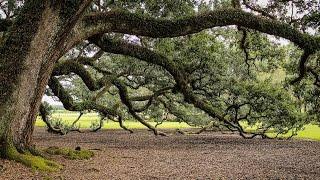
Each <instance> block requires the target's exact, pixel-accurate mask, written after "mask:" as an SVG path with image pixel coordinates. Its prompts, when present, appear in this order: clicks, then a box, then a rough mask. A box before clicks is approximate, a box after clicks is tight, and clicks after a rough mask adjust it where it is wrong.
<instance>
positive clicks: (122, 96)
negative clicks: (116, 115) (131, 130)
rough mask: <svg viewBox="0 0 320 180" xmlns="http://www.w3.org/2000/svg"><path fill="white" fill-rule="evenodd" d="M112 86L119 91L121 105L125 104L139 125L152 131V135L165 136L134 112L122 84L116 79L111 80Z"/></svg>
mask: <svg viewBox="0 0 320 180" xmlns="http://www.w3.org/2000/svg"><path fill="white" fill-rule="evenodd" d="M113 84H114V85H115V86H116V87H117V88H118V90H119V95H120V99H121V102H122V103H123V104H125V105H126V106H127V108H128V111H129V113H130V114H131V115H132V116H133V117H134V118H135V119H136V120H138V121H139V122H140V123H141V124H143V125H144V126H146V127H148V128H149V129H150V130H152V131H153V133H154V134H155V135H161V136H166V134H165V133H163V132H160V131H158V130H157V129H156V128H155V127H153V126H152V125H151V124H149V123H148V122H146V121H145V120H144V119H143V118H142V117H140V116H139V115H138V114H137V113H136V112H135V110H134V108H133V106H132V103H131V101H130V99H129V96H128V91H127V87H126V86H125V85H124V83H123V82H121V81H120V80H118V79H115V80H113Z"/></svg>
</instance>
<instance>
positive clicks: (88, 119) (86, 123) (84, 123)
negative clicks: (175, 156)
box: [36, 112, 190, 129]
mask: <svg viewBox="0 0 320 180" xmlns="http://www.w3.org/2000/svg"><path fill="white" fill-rule="evenodd" d="M78 116H79V113H72V112H70V113H69V112H68V113H65V112H58V113H54V114H53V117H55V118H60V119H61V120H62V121H63V122H64V123H66V124H72V122H73V121H75V120H76V119H77V118H78ZM99 120H100V118H99V117H98V115H97V114H96V113H87V114H85V115H83V116H82V117H81V119H80V120H79V122H78V123H77V124H76V125H77V126H80V128H90V126H91V124H92V123H98V122H99ZM124 124H125V125H126V126H127V127H128V128H130V129H146V127H145V126H144V125H142V124H141V123H139V122H137V121H125V122H124ZM150 124H152V125H155V124H156V123H155V122H150ZM36 126H38V127H44V126H45V123H44V122H43V121H42V120H41V118H40V117H38V119H37V121H36ZM158 128H163V129H177V128H179V129H182V128H190V126H189V125H188V124H186V123H183V122H182V123H179V122H164V123H163V124H161V125H159V126H158ZM103 129H121V127H120V126H119V123H118V122H113V121H110V120H108V121H105V122H104V125H103Z"/></svg>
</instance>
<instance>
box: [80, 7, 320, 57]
mask: <svg viewBox="0 0 320 180" xmlns="http://www.w3.org/2000/svg"><path fill="white" fill-rule="evenodd" d="M82 23H83V24H82V25H81V26H79V27H78V28H79V29H78V30H77V32H79V33H82V35H79V36H82V38H84V39H87V38H89V37H91V36H94V35H97V34H102V33H107V32H118V33H126V34H134V35H142V36H149V37H154V38H163V37H177V36H183V35H187V34H193V33H197V32H200V31H202V30H205V29H209V28H213V27H221V26H229V25H237V26H241V27H245V28H249V29H254V30H257V31H260V32H263V33H267V34H270V35H274V36H279V37H282V38H285V39H288V40H290V41H291V42H293V43H295V44H296V45H297V46H299V47H300V48H301V49H305V50H306V49H308V50H310V51H312V52H314V51H316V50H319V49H320V38H318V37H313V36H311V35H308V34H304V33H301V32H300V31H299V30H297V29H295V28H293V27H291V26H290V25H289V24H286V23H282V22H279V21H275V20H272V19H266V18H263V17H259V16H256V15H253V14H252V13H248V12H244V11H242V10H239V9H235V8H226V9H220V10H215V11H211V12H208V13H204V14H199V15H196V16H189V17H184V18H179V19H177V20H168V19H161V18H151V17H143V16H141V15H137V14H133V13H130V12H125V11H110V12H106V13H94V14H91V15H87V16H85V17H84V18H83V22H82Z"/></svg>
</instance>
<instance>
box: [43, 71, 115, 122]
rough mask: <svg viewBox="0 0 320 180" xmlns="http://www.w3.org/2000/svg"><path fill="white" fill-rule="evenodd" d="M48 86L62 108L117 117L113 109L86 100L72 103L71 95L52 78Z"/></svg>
mask: <svg viewBox="0 0 320 180" xmlns="http://www.w3.org/2000/svg"><path fill="white" fill-rule="evenodd" d="M48 85H49V87H50V89H51V90H52V92H53V94H54V95H55V96H57V97H58V98H59V99H60V101H61V102H62V104H63V106H64V108H65V109H67V110H69V111H85V110H95V111H97V112H100V113H101V114H103V115H105V116H107V115H112V116H117V113H116V112H115V111H114V110H113V109H111V108H108V107H105V106H103V105H100V104H97V103H96V102H94V101H90V100H88V101H84V102H78V103H76V102H74V101H73V98H72V97H71V95H70V94H69V93H68V92H67V91H66V90H65V89H64V87H63V86H62V85H61V84H60V82H59V80H58V79H57V78H56V77H54V76H52V77H51V78H50V80H49V84H48Z"/></svg>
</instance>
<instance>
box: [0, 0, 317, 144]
mask: <svg viewBox="0 0 320 180" xmlns="http://www.w3.org/2000/svg"><path fill="white" fill-rule="evenodd" d="M0 8H1V17H2V18H1V19H0V31H1V39H0V40H1V49H0V54H1V56H0V70H1V71H0V82H1V84H0V92H1V93H0V100H1V101H0V103H1V106H0V114H1V115H0V122H2V124H1V123H0V137H2V138H0V142H1V141H4V143H1V144H6V143H7V144H10V142H11V140H6V138H7V137H8V135H7V134H15V133H12V132H11V131H14V132H17V133H16V134H19V135H22V134H24V133H25V134H26V137H30V135H28V134H30V132H32V130H33V126H34V122H35V118H36V116H37V111H38V107H39V106H40V101H41V97H42V96H43V94H44V92H46V95H48V96H54V97H55V98H58V99H59V100H60V101H61V102H62V103H63V106H64V108H65V109H67V110H70V111H79V112H81V114H82V113H84V112H87V111H95V112H98V113H100V115H101V120H102V121H103V119H105V118H108V119H112V120H114V121H118V122H119V123H120V126H121V127H123V128H124V129H126V130H129V129H127V128H126V127H125V126H124V125H123V121H124V120H125V119H128V118H134V119H136V120H137V121H139V122H141V123H142V124H144V125H145V126H146V127H148V128H149V129H151V130H152V131H153V132H154V134H156V135H165V134H164V133H163V132H160V131H159V130H157V128H156V127H154V126H152V125H151V124H150V123H149V120H155V121H157V122H158V123H161V122H162V121H165V120H167V119H168V117H167V115H170V118H169V119H171V120H172V119H175V120H178V121H183V122H186V123H188V124H190V125H194V126H200V127H203V129H207V128H212V127H217V128H219V129H223V130H230V131H235V132H238V133H239V134H240V135H241V136H242V137H245V138H253V137H256V136H261V137H262V138H270V136H269V135H268V134H267V133H270V132H273V133H275V134H276V136H278V135H281V134H287V133H288V132H290V133H291V134H292V135H295V133H296V132H297V131H298V130H300V129H301V128H303V125H305V124H307V123H310V122H313V123H316V122H319V118H318V116H319V106H318V105H319V101H318V99H319V86H320V77H319V75H318V73H319V67H318V66H319V65H318V64H319V57H320V56H319V50H320V37H319V17H320V14H319V1H318V0H308V1H300V0H298V1H291V0H283V1H271V0H270V1H248V0H243V1H237V0H232V1H231V0H230V1H229V0H215V1H203V0H178V1H170V0H161V1H155V0H135V1H133V0H111V1H107V0H94V1H92V0H64V1H49V0H48V1H37V0H35V1H23V0H21V1H14V0H8V1H1V2H0ZM47 85H48V86H47ZM40 113H41V116H42V118H43V120H44V121H45V122H46V123H47V125H48V127H49V130H50V131H52V132H58V133H62V131H61V129H55V128H54V127H52V126H51V125H50V123H51V120H50V116H49V115H50V114H49V113H48V112H47V106H46V105H41V106H40ZM25 114H27V115H25ZM80 117H81V116H80ZM80 117H79V118H80ZM21 119H22V120H21ZM23 123H25V124H24V125H23ZM14 125H17V126H16V127H21V128H20V129H19V130H15V129H14V128H13V126H14ZM100 127H101V126H100ZM8 129H11V130H10V131H9V130H8ZM129 131H131V130H129ZM31 134H32V133H31ZM11 139H13V142H14V144H19V145H18V146H20V145H21V144H25V143H24V141H25V140H19V143H16V142H15V139H19V138H15V136H13V138H11ZM26 141H27V142H28V143H26V144H29V143H30V142H31V138H27V140H26ZM8 142H9V143H8ZM1 144H0V145H1ZM15 146H16V147H17V145H15ZM18 149H19V148H18ZM20 149H23V148H20Z"/></svg>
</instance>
